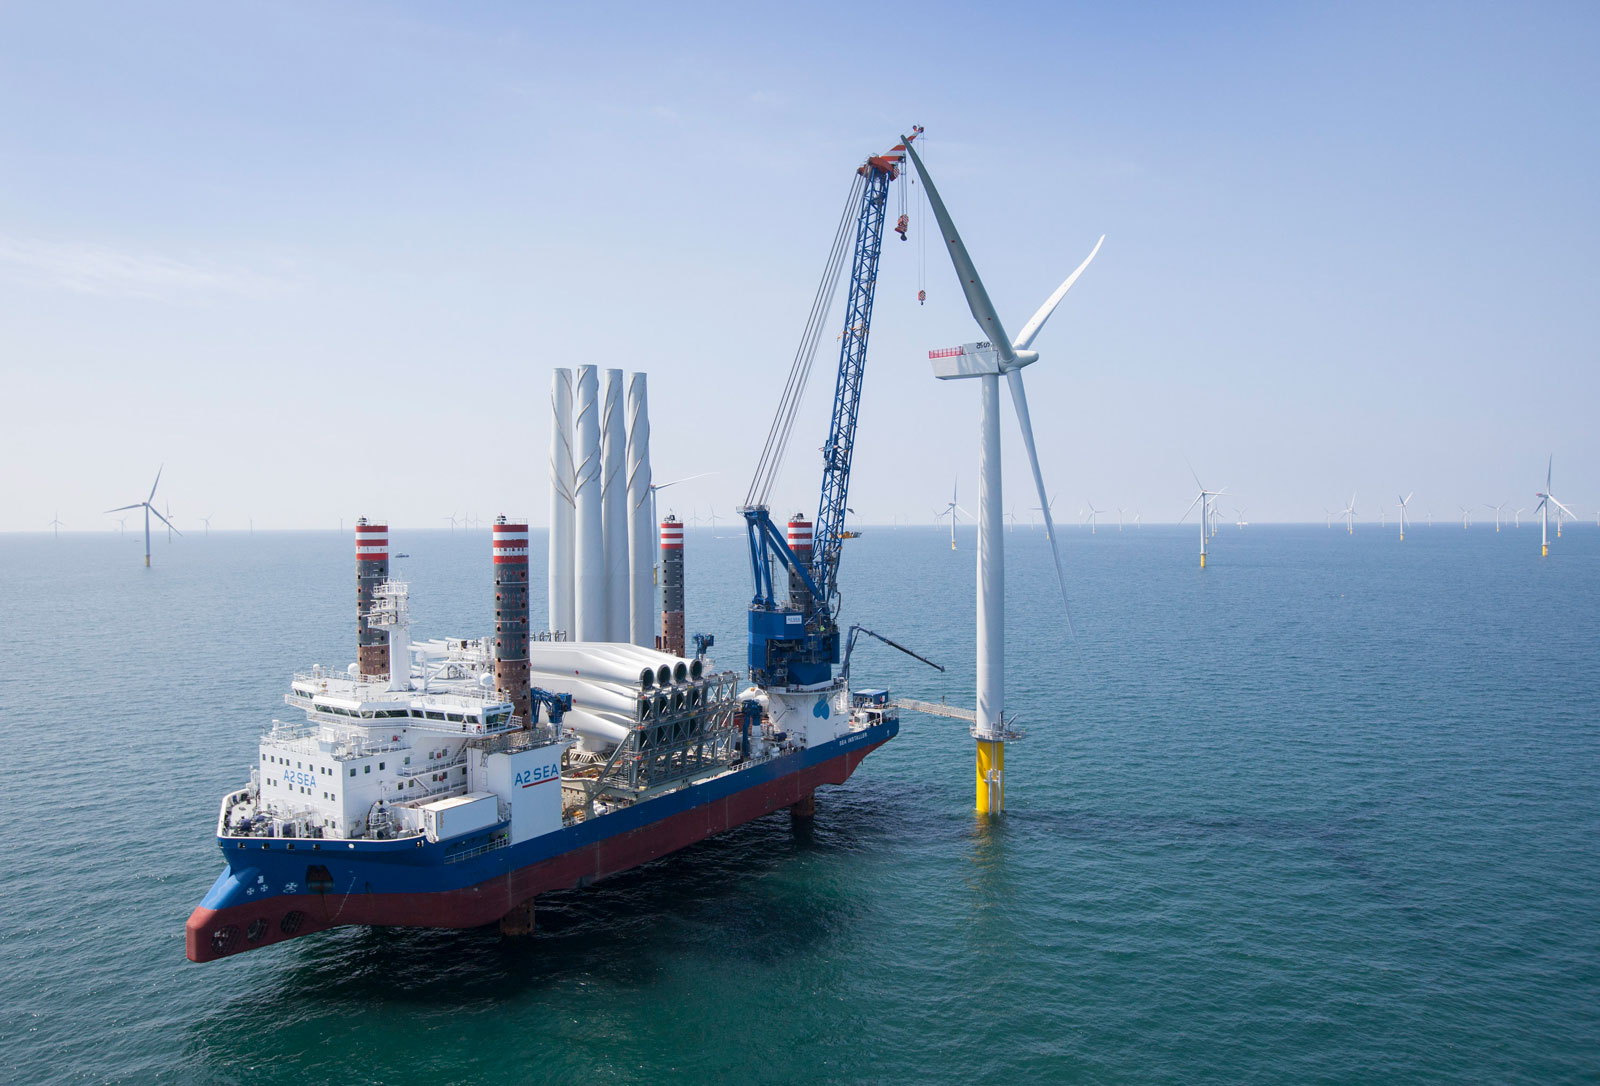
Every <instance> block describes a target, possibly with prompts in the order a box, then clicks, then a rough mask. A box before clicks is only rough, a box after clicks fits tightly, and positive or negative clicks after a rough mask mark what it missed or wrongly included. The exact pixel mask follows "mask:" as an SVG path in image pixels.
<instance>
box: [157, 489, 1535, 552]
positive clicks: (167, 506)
mask: <svg viewBox="0 0 1600 1086" xmlns="http://www.w3.org/2000/svg"><path fill="white" fill-rule="evenodd" d="M161 506H162V508H163V509H165V510H166V511H167V515H166V516H164V517H162V518H161V520H162V522H163V523H165V524H166V526H167V542H168V543H171V542H172V533H173V532H174V531H176V529H175V528H173V527H172V520H171V517H172V503H171V502H169V501H167V500H166V499H165V498H163V499H162V501H161ZM1560 534H1561V529H1560V527H1559V526H1557V528H1556V535H1560Z"/></svg>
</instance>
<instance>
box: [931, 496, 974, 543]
mask: <svg viewBox="0 0 1600 1086" xmlns="http://www.w3.org/2000/svg"><path fill="white" fill-rule="evenodd" d="M958 482H959V480H958ZM956 486H957V483H952V484H951V485H950V504H949V505H947V506H945V507H944V508H943V509H935V510H934V512H933V515H934V517H935V518H937V519H938V520H943V519H944V518H945V517H949V518H950V549H951V550H955V549H956V521H957V520H958V519H960V518H961V517H962V516H967V517H970V516H972V514H971V513H968V512H967V511H966V510H965V509H963V508H961V506H959V505H957V504H956ZM978 508H980V509H981V508H983V507H982V506H979V507H978Z"/></svg>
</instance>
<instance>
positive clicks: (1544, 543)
mask: <svg viewBox="0 0 1600 1086" xmlns="http://www.w3.org/2000/svg"><path fill="white" fill-rule="evenodd" d="M1555 462H1556V458H1555V457H1554V456H1551V457H1550V461H1549V463H1547V464H1546V465H1545V467H1544V490H1543V491H1541V492H1540V493H1538V494H1535V495H1534V497H1536V498H1538V499H1539V504H1538V506H1536V507H1535V508H1534V512H1535V513H1538V514H1539V549H1540V551H1541V553H1542V554H1543V555H1544V557H1546V558H1549V557H1550V507H1551V506H1552V505H1553V506H1555V507H1556V509H1557V510H1558V512H1557V513H1556V538H1557V539H1560V538H1561V520H1560V517H1561V514H1562V513H1565V514H1567V516H1569V517H1572V519H1573V520H1577V519H1578V518H1577V516H1576V515H1574V514H1573V512H1572V510H1570V509H1568V508H1567V507H1566V506H1564V505H1562V504H1561V503H1560V502H1559V501H1557V500H1556V496H1555V495H1554V494H1552V493H1550V471H1551V469H1552V468H1554V467H1555Z"/></svg>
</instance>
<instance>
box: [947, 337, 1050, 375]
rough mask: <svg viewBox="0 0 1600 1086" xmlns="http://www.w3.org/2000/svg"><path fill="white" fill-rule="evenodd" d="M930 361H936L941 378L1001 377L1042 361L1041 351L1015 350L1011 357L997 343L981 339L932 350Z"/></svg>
mask: <svg viewBox="0 0 1600 1086" xmlns="http://www.w3.org/2000/svg"><path fill="white" fill-rule="evenodd" d="M928 361H929V362H931V363H933V375H934V376H935V377H937V378H938V379H939V380H941V381H959V380H961V379H962V378H964V377H998V376H1000V375H1001V374H1003V373H1010V372H1011V371H1012V370H1020V369H1021V368H1022V367H1023V366H1031V365H1032V364H1033V363H1035V362H1037V361H1039V352H1038V351H1017V350H1013V351H1012V352H1011V359H1010V360H1009V361H1008V360H1007V359H1006V358H1005V357H1004V355H1002V353H1001V352H1000V350H999V348H997V347H996V346H995V345H994V344H992V343H989V342H987V341H981V342H978V343H963V344H962V345H961V346H959V347H944V348H941V349H939V350H937V351H929V352H928Z"/></svg>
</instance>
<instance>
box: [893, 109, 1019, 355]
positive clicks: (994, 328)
mask: <svg viewBox="0 0 1600 1086" xmlns="http://www.w3.org/2000/svg"><path fill="white" fill-rule="evenodd" d="M900 142H901V143H904V144H905V145H906V153H907V154H909V155H910V156H911V161H912V162H914V163H916V165H917V173H918V174H919V175H920V176H921V177H922V191H923V193H924V195H926V196H927V197H928V203H929V204H930V205H931V206H932V207H933V216H934V218H936V219H938V220H939V230H940V232H941V233H942V234H943V235H944V240H945V247H946V248H947V249H949V250H950V261H951V263H953V264H954V265H955V269H956V275H957V276H958V277H959V278H960V280H961V292H962V293H963V294H965V295H966V296H967V307H968V308H969V309H971V310H972V317H973V319H974V320H976V321H977V322H978V327H979V328H982V329H983V332H984V335H985V336H986V337H987V338H988V340H989V342H990V343H992V344H994V349H995V351H996V352H997V353H998V354H999V355H1000V362H1001V364H1002V365H1006V364H1010V363H1014V362H1015V361H1016V355H1015V354H1014V353H1013V352H1012V348H1011V340H1010V338H1009V337H1007V335H1006V330H1005V326H1004V325H1002V324H1001V323H1000V314H998V313H996V312H995V308H994V303H993V302H991V301H989V292H988V291H987V290H985V289H984V287H983V280H982V279H980V278H978V269H977V268H976V267H974V266H973V263H972V257H971V255H970V254H968V252H967V247H966V245H965V244H963V243H962V241H961V235H960V234H959V233H958V232H957V231H956V225H955V223H954V222H952V221H951V219H950V212H949V211H948V210H947V209H946V208H945V206H944V200H943V199H942V198H940V196H939V190H938V189H937V188H936V187H935V186H934V184H933V178H931V177H929V176H928V168H927V167H926V166H924V165H923V164H922V156H921V155H919V154H917V149H916V147H915V146H913V145H912V144H911V143H910V142H909V141H908V140H906V138H905V137H904V136H902V137H901V138H900Z"/></svg>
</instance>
